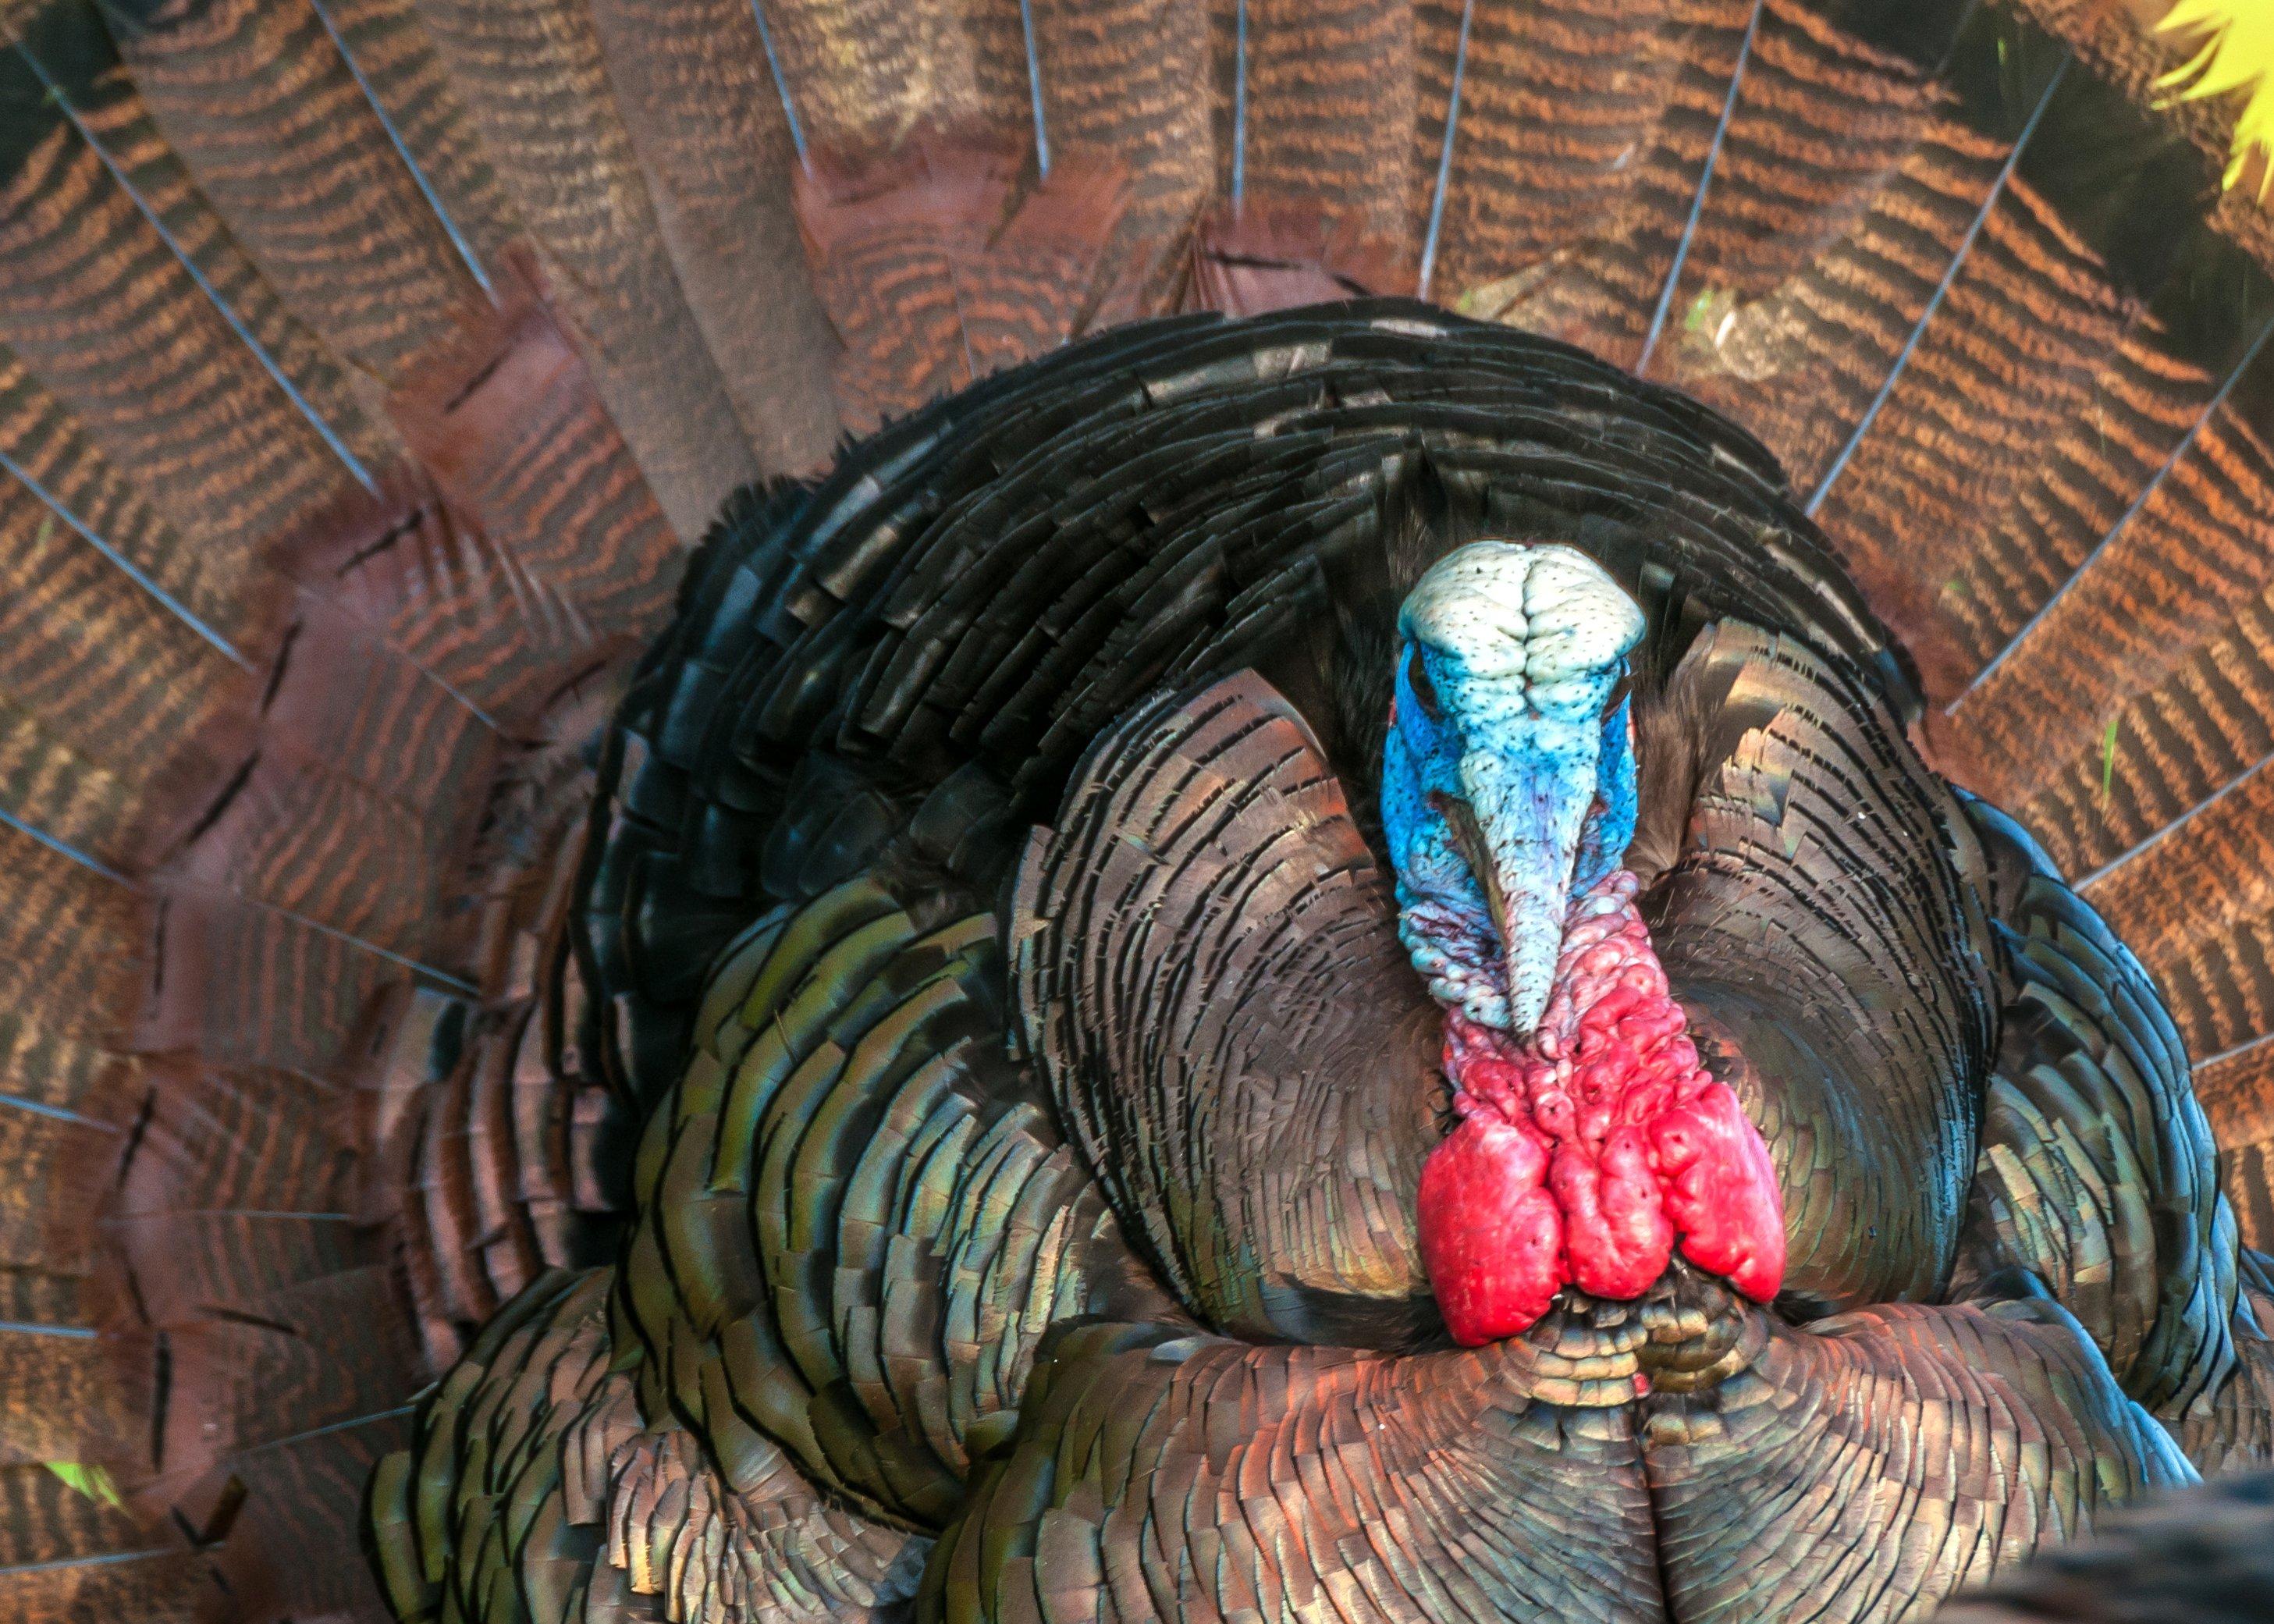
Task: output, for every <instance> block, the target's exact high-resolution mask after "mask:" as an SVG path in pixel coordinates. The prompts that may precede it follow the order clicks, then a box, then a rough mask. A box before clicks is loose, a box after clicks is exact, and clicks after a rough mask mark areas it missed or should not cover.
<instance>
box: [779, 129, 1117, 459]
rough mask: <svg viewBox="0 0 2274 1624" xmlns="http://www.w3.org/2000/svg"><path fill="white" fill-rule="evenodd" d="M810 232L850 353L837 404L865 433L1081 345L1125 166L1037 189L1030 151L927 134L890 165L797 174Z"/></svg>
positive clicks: (1063, 167)
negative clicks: (1066, 346) (1002, 372)
mask: <svg viewBox="0 0 2274 1624" xmlns="http://www.w3.org/2000/svg"><path fill="white" fill-rule="evenodd" d="M796 197H797V207H798V219H799V223H800V224H801V225H802V228H803V229H804V232H805V238H806V242H807V244H808V252H809V254H810V255H811V257H812V260H813V265H814V273H815V280H816V283H817V286H818V288H819V289H820V293H821V298H822V303H823V305H824V306H825V308H826V309H827V311H828V312H829V314H830V317H831V320H832V322H833V323H834V324H835V326H836V328H837V331H838V333H839V334H840V336H842V337H843V339H844V340H845V350H844V353H843V355H842V357H840V361H839V366H838V374H837V392H838V399H839V402H840V405H841V406H842V408H843V410H844V413H845V418H846V422H847V425H848V426H851V427H853V428H855V429H856V430H861V431H866V430H870V429H873V428H875V427H876V426H877V425H878V424H879V423H881V422H883V421H885V419H887V418H889V417H899V416H902V415H905V414H906V413H907V412H910V411H913V410H915V408H916V407H918V406H920V405H922V404H923V403H924V402H926V401H928V400H930V399H931V398H933V397H934V396H936V395H943V394H945V393H947V392H948V391H950V390H952V389H957V388H960V387H963V386H964V385H966V384H968V383H970V382H972V381H973V380H975V379H978V378H981V377H983V376H985V375H986V374H987V373H989V372H993V371H995V370H996V369H998V367H1002V366H1005V365H1011V364H1012V363H1014V362H1018V361H1023V360H1026V359H1028V358H1030V357H1034V356H1036V355H1040V354H1042V353H1043V352H1045V351H1047V350H1050V349H1053V348H1055V347H1056V346H1057V345H1058V344H1060V343H1063V342H1065V340H1066V339H1067V338H1069V337H1071V336H1072V335H1073V333H1074V331H1075V327H1076V324H1077V322H1078V321H1079V320H1081V317H1082V315H1083V314H1084V313H1085V312H1087V311H1088V309H1089V308H1090V306H1091V305H1092V304H1093V303H1094V302H1095V300H1096V297H1097V295H1098V291H1099V288H1100V283H1101V281H1102V280H1103V278H1105V277H1107V276H1109V275H1110V274H1111V270H1110V269H1109V267H1108V266H1107V264H1106V262H1105V254H1106V249H1107V244H1109V243H1110V242H1111V241H1112V239H1113V237H1114V233H1115V229H1116V227H1117V226H1118V223H1119V222H1120V219H1121V210H1122V182H1121V174H1120V171H1119V169H1118V166H1108V165H1104V164H1101V163H1097V162H1086V161H1082V160H1081V159H1078V158H1069V159H1067V160H1065V161H1064V162H1060V163H1059V164H1058V166H1057V167H1056V168H1055V169H1053V170H1052V172H1051V174H1050V177H1049V178H1048V179H1047V180H1043V179H1039V178H1037V177H1035V174H1034V171H1033V170H1032V169H1030V168H1028V160H1027V159H1026V156H1025V154H1022V153H1020V152H1019V151H1017V150H1016V149H1014V148H1011V147H1002V146H998V145H989V144H984V143H981V142H977V141H974V140H965V139H945V138H933V137H929V136H927V137H921V138H918V139H914V140H911V141H910V142H908V143H907V145H906V146H905V147H902V148H901V149H900V151H899V152H897V153H896V154H892V156H891V157H889V158H883V159H877V160H873V161H870V162H863V163H857V164H856V163H852V162H846V161H843V160H840V159H837V158H834V157H832V156H830V155H827V154H820V155H817V157H816V160H815V162H814V163H813V164H812V165H811V167H809V169H804V170H802V171H801V172H800V173H799V176H798V180H797V191H796Z"/></svg>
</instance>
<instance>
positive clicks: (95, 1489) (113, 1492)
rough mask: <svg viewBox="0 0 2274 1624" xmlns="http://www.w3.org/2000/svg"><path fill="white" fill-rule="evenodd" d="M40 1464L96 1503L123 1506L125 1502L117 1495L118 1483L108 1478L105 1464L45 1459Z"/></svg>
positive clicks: (108, 1470)
mask: <svg viewBox="0 0 2274 1624" xmlns="http://www.w3.org/2000/svg"><path fill="white" fill-rule="evenodd" d="M41 1464H42V1465H44V1466H45V1467H46V1468H47V1469H48V1470H49V1471H51V1472H53V1473H55V1475H56V1477H61V1478H62V1479H63V1480H64V1482H65V1483H67V1484H69V1485H71V1486H72V1488H74V1489H76V1490H78V1491H79V1492H80V1493H81V1494H84V1495H86V1496H87V1499H89V1500H94V1501H96V1502H97V1503H98V1504H101V1505H105V1506H123V1505H124V1504H125V1503H126V1502H125V1501H124V1500H121V1499H120V1498H119V1497H118V1485H117V1484H115V1483H113V1482H112V1481H111V1480H110V1469H109V1467H107V1466H83V1465H81V1464H80V1463H79V1462H77V1461H45V1462H41Z"/></svg>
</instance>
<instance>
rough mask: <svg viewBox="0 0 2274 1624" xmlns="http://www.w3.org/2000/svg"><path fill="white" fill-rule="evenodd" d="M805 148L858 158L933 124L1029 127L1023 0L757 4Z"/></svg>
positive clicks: (957, 128) (1000, 130)
mask: <svg viewBox="0 0 2274 1624" xmlns="http://www.w3.org/2000/svg"><path fill="white" fill-rule="evenodd" d="M762 10H763V12H764V17H765V20H766V23H767V25H768V27H769V28H770V30H771V37H772V41H773V46H774V50H775V53H776V57H777V60H778V61H779V64H780V65H781V75H782V84H783V94H784V95H785V96H786V97H787V100H788V102H789V105H790V107H791V109H793V110H794V113H795V116H796V117H797V120H798V122H799V124H801V125H802V128H803V132H804V135H805V139H806V142H807V145H808V148H809V150H810V151H814V152H817V153H818V152H834V153H838V154H843V155H846V156H847V157H851V158H855V159H861V158H870V157H874V156H877V155H878V154H883V153H886V152H890V151H892V149H894V148H896V147H899V146H900V145H901V143H903V142H904V141H906V140H907V139H909V138H910V137H911V136H914V135H917V134H920V133H923V132H934V133H947V134H954V135H960V136H966V137H969V138H973V139H982V140H987V139H993V140H1003V139H1008V138H1009V137H1011V136H1012V135H1013V134H1014V133H1016V134H1018V135H1020V136H1027V135H1029V134H1030V132H1032V130H1033V127H1034V126H1033V119H1032V114H1031V112H1030V110H1029V105H1028V80H1027V75H1026V63H1025V56H1026V48H1025V44H1024V42H1023V39H1022V37H1021V28H1020V20H1019V4H1018V0H927V3H926V4H916V5H912V4H907V0H762Z"/></svg>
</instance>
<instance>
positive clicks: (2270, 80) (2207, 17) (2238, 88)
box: [2156, 0, 2274, 199]
mask: <svg viewBox="0 0 2274 1624" xmlns="http://www.w3.org/2000/svg"><path fill="white" fill-rule="evenodd" d="M2156 29H2157V33H2159V34H2181V35H2187V36H2196V35H2200V36H2202V49H2199V50H2197V51H2196V52H2195V55H2194V56H2190V57H2189V58H2188V59H2187V61H2186V62H2184V63H2182V64H2180V65H2179V66H2178V67H2176V68H2174V69H2172V71H2170V72H2169V73H2166V74H2165V75H2164V77H2163V78H2161V79H2157V81H2156V85H2157V88H2158V89H2161V90H2178V92H2179V94H2178V96H2177V97H2176V98H2175V99H2176V100H2179V101H2182V102H2193V101H2196V100H2199V99H2202V98H2204V97H2209V96H2223V95H2227V94H2232V93H2234V92H2242V93H2244V94H2245V98H2246V99H2245V100H2244V102H2243V105H2242V111H2241V112H2240V115H2238V116H2237V117H2236V118H2235V121H2234V155H2233V160H2232V162H2229V163H2228V164H2227V166H2226V178H2225V184H2227V185H2229V186H2233V185H2234V184H2238V183H2239V182H2240V180H2241V179H2242V177H2243V176H2244V174H2245V173H2246V172H2247V171H2248V169H2249V167H2250V162H2251V160H2252V158H2254V157H2255V158H2257V159H2259V160H2260V161H2261V162H2260V164H2259V182H2258V195H2259V197H2260V198H2261V199H2263V198H2264V197H2265V195H2266V191H2267V186H2268V184H2269V182H2270V181H2274V0H2178V4H2175V5H2173V6H2172V9H2171V10H2170V11H2168V12H2166V13H2165V17H2164V20H2163V21H2162V22H2160V23H2157V25H2156ZM2182 87H2183V88H2182Z"/></svg>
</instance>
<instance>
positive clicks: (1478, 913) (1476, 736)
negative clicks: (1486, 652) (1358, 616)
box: [1382, 628, 1636, 1035]
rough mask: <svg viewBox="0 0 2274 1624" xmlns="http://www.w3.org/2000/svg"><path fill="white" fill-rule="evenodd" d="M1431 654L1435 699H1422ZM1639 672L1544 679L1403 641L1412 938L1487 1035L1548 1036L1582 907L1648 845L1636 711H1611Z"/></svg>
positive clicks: (1400, 819) (1402, 891)
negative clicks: (1642, 831)
mask: <svg viewBox="0 0 2274 1624" xmlns="http://www.w3.org/2000/svg"><path fill="white" fill-rule="evenodd" d="M1402 629H1403V628H1402ZM1417 660H1418V662H1419V665H1420V667H1421V671H1422V674H1423V675H1424V676H1425V677H1426V678H1427V682H1428V686H1429V688H1431V690H1432V692H1433V695H1434V702H1435V703H1434V705H1433V704H1432V703H1429V700H1428V698H1427V697H1425V695H1422V694H1421V693H1419V692H1417V691H1416V687H1415V682H1414V665H1415V663H1416V661H1417ZM1625 665H1626V662H1625V659H1624V658H1623V650H1622V651H1621V653H1620V654H1619V655H1618V656H1616V657H1615V658H1612V659H1611V660H1610V661H1609V663H1608V664H1606V665H1601V666H1600V667H1599V668H1594V669H1589V668H1585V667H1584V666H1582V667H1573V666H1570V665H1565V666H1562V667H1559V668H1557V669H1556V670H1555V672H1554V674H1553V677H1552V680H1546V681H1530V680H1526V679H1525V676H1524V675H1523V674H1522V673H1511V672H1510V671H1509V670H1508V669H1506V668H1505V665H1504V664H1503V667H1502V668H1501V669H1496V670H1491V671H1482V672H1480V671H1478V670H1475V669H1473V668H1472V666H1471V665H1470V663H1469V662H1468V661H1465V659H1464V658H1462V656H1461V655H1460V654H1459V653H1458V652H1457V651H1455V650H1449V649H1446V648H1442V647H1434V648H1433V647H1431V646H1429V645H1427V644H1426V643H1421V642H1419V640H1418V639H1416V638H1414V637H1412V635H1410V634H1408V635H1401V637H1400V639H1399V646H1398V655H1397V699H1396V705H1395V710H1394V711H1393V712H1392V721H1391V726H1390V728H1389V736H1388V740H1387V741H1386V743H1385V746H1384V749H1383V760H1382V825H1383V832H1384V834H1385V836H1386V837H1387V838H1388V841H1389V853H1390V860H1391V861H1392V863H1393V864H1394V865H1395V866H1396V868H1397V900H1398V905H1399V921H1398V934H1399V937H1400V939H1401V940H1402V941H1403V942H1404V944H1405V948H1406V951H1407V953H1408V954H1409V955H1410V956H1411V958H1412V962H1413V966H1414V968H1415V969H1416V970H1417V971H1418V972H1419V974H1421V976H1422V978H1423V979H1424V980H1425V981H1427V982H1428V984H1429V989H1430V991H1431V993H1432V994H1433V996H1436V997H1437V998H1438V999H1440V1000H1441V1001H1442V1002H1444V1003H1446V1004H1456V1005H1458V1006H1459V1007H1460V1008H1461V1009H1462V1010H1463V1011H1464V1012H1465V1013H1466V1014H1467V1015H1468V1017H1469V1018H1470V1019H1472V1020H1475V1021H1477V1022H1479V1023H1480V1024H1481V1025H1485V1026H1493V1027H1496V1028H1499V1029H1502V1030H1505V1031H1511V1032H1514V1033H1517V1034H1518V1035H1528V1034H1530V1033H1531V1031H1532V1028H1533V1027H1534V1026H1537V1024H1538V1022H1539V1019H1540V1013H1541V1011H1543V1010H1544V1009H1545V1007H1546V1004H1547V993H1548V990H1549V989H1550V987H1551V986H1552V982H1553V976H1554V972H1555V961H1556V959H1557V957H1558V954H1559V952H1560V950H1561V947H1562V935H1563V916H1564V909H1565V906H1566V905H1567V904H1568V901H1569V899H1570V897H1571V896H1572V895H1573V894H1575V893H1576V892H1578V891H1585V889H1586V888H1588V887H1590V886H1592V885H1593V884H1594V883H1596V882H1597V881H1599V880H1600V879H1601V878H1603V877H1604V876H1606V875H1608V873H1610V872H1611V871H1612V870H1613V869H1614V868H1617V867H1618V866H1619V865H1620V864H1621V863H1622V862H1623V861H1624V859H1625V856H1626V849H1627V846H1628V845H1629V843H1630V842H1631V841H1632V839H1633V838H1634V828H1635V816H1636V778H1635V762H1634V752H1633V747H1632V742H1631V737H1630V711H1631V704H1630V701H1629V700H1628V699H1627V698H1626V697H1625V696H1623V695H1621V696H1620V697H1619V698H1618V699H1617V701H1616V703H1610V704H1609V707H1608V710H1606V709H1605V706H1606V704H1607V703H1608V702H1609V701H1610V700H1611V698H1612V695H1613V693H1614V691H1615V689H1616V688H1617V687H1618V686H1619V682H1620V679H1621V678H1622V677H1623V675H1624V674H1625ZM1457 823H1460V824H1462V825H1463V827H1461V828H1457V827H1456V824H1457ZM1472 856H1473V857H1474V858H1475V859H1476V861H1478V862H1480V863H1481V864H1482V865H1483V866H1484V868H1485V872H1483V873H1481V874H1480V873H1479V872H1478V871H1477V869H1476V868H1472V861H1471V859H1472Z"/></svg>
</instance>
